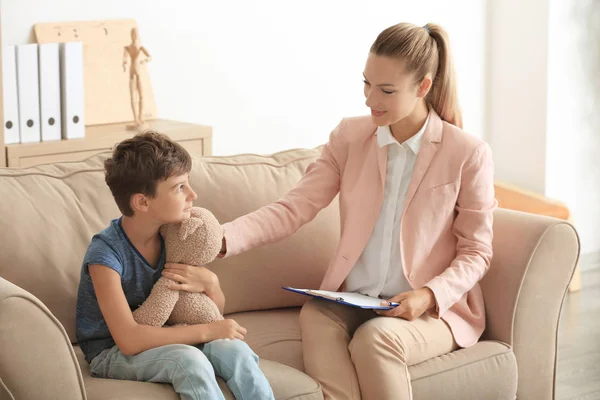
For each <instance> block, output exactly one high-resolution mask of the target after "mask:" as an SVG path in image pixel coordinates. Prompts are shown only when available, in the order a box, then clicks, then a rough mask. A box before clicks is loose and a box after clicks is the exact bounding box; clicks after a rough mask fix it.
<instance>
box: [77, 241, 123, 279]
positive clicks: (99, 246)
mask: <svg viewBox="0 0 600 400" xmlns="http://www.w3.org/2000/svg"><path fill="white" fill-rule="evenodd" d="M94 264H100V265H104V266H107V267H108V268H110V269H113V270H115V271H117V273H118V274H119V275H120V276H123V262H122V259H121V257H120V255H119V252H118V251H117V249H116V247H114V246H112V245H111V244H110V243H108V242H107V241H106V240H104V239H103V238H102V237H100V236H94V237H93V238H92V241H91V243H90V245H89V247H88V250H87V252H86V253H85V257H84V258H83V265H84V268H85V269H86V271H87V268H88V266H90V265H94Z"/></svg>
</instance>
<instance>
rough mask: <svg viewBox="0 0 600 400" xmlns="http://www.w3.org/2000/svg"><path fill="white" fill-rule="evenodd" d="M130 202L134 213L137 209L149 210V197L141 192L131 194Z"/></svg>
mask: <svg viewBox="0 0 600 400" xmlns="http://www.w3.org/2000/svg"><path fill="white" fill-rule="evenodd" d="M130 203H131V208H132V209H133V212H134V213H135V212H137V211H141V212H145V211H148V198H147V197H146V196H144V195H143V194H141V193H136V194H134V195H133V196H131V200H130Z"/></svg>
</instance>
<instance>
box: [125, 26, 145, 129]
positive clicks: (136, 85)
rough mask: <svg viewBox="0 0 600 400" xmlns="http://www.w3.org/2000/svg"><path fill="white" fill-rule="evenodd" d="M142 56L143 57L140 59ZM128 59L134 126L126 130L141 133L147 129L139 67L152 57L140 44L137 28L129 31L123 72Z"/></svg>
mask: <svg viewBox="0 0 600 400" xmlns="http://www.w3.org/2000/svg"><path fill="white" fill-rule="evenodd" d="M142 55H143V56H145V57H144V58H142ZM128 58H129V59H130V60H131V63H130V65H129V92H130V96H131V110H132V111H133V118H134V124H133V125H128V126H127V129H131V130H137V131H140V132H141V131H143V130H145V129H147V128H148V124H147V123H146V122H145V121H144V88H143V85H142V80H141V77H140V73H141V68H140V67H141V66H142V65H143V64H146V63H147V62H150V61H152V57H151V56H150V53H148V50H146V48H145V47H144V46H142V45H141V44H140V39H139V36H138V31H137V28H132V29H131V44H130V45H128V46H126V47H125V50H124V52H123V72H127V60H128ZM136 100H137V102H136ZM136 103H137V107H136Z"/></svg>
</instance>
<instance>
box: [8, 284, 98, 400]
mask: <svg viewBox="0 0 600 400" xmlns="http://www.w3.org/2000/svg"><path fill="white" fill-rule="evenodd" d="M0 354H2V356H1V357H0V378H1V379H2V382H3V384H4V386H5V389H6V391H8V392H9V393H11V394H12V396H14V398H16V399H23V400H29V399H49V400H53V399H65V400H75V399H77V400H81V399H86V398H87V397H86V394H85V389H84V386H83V378H82V375H81V370H80V369H79V364H78V363H77V360H76V358H75V353H74V351H73V347H72V346H71V343H70V341H69V338H68V336H67V333H66V332H65V329H64V328H63V326H62V325H61V324H60V322H58V320H57V319H56V318H55V317H54V315H52V313H50V311H49V310H48V308H47V307H46V306H45V305H44V304H43V303H42V302H41V301H40V300H38V299H37V298H36V297H35V296H33V295H32V294H31V293H29V292H27V291H25V290H23V289H21V288H20V287H18V286H16V285H14V284H12V283H11V282H9V281H7V280H5V279H3V278H0Z"/></svg>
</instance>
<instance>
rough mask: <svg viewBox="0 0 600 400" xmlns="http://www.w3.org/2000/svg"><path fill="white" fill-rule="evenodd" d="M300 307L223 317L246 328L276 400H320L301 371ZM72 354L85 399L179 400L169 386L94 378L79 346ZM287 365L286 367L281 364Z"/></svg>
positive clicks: (227, 395) (318, 389)
mask: <svg viewBox="0 0 600 400" xmlns="http://www.w3.org/2000/svg"><path fill="white" fill-rule="evenodd" d="M299 312H300V308H297V307H296V308H290V309H281V310H268V311H256V312H252V311H250V312H243V313H237V314H232V315H227V316H226V318H233V319H235V320H236V321H237V322H238V323H239V324H241V325H242V326H244V327H245V328H247V329H248V335H247V336H246V342H247V343H248V344H249V345H250V346H251V347H252V349H253V350H254V351H255V352H256V353H257V354H258V355H259V357H260V368H261V369H262V370H263V372H264V373H265V376H266V377H267V379H268V380H269V383H270V384H271V387H272V388H273V392H274V393H275V398H276V399H277V400H292V399H293V400H321V399H323V394H322V393H321V386H320V385H319V384H318V383H317V382H316V381H314V380H313V379H311V378H310V377H309V376H308V375H306V374H305V373H303V372H301V371H302V370H303V369H304V368H303V363H302V347H301V340H300V327H299V324H298V314H299ZM75 355H76V356H77V361H78V362H79V366H80V368H81V372H82V375H83V381H84V386H85V390H86V393H87V396H88V400H117V399H119V400H121V399H122V400H124V399H128V400H129V399H131V400H137V399H139V400H153V399H156V400H158V399H161V400H163V399H165V400H166V399H172V400H179V396H178V395H177V394H176V393H175V392H174V391H173V388H172V386H171V385H166V384H158V383H147V382H133V381H119V380H113V379H100V378H94V377H92V376H91V375H90V368H89V365H88V363H87V362H86V361H85V359H84V356H83V352H82V351H81V349H80V348H79V346H76V347H75ZM285 364H287V365H285ZM218 381H219V385H220V387H221V390H222V391H223V393H224V394H225V398H226V399H227V400H230V399H231V400H234V397H233V395H232V394H231V392H230V391H229V389H227V386H226V385H225V382H224V381H223V380H221V379H218Z"/></svg>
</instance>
